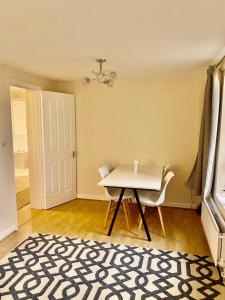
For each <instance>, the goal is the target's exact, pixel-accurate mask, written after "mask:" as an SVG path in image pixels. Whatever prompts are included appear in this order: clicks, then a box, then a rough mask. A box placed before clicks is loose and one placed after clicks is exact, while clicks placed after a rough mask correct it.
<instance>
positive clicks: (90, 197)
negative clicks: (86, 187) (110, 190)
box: [77, 194, 107, 200]
mask: <svg viewBox="0 0 225 300" xmlns="http://www.w3.org/2000/svg"><path fill="white" fill-rule="evenodd" d="M77 199H88V200H107V198H106V196H104V195H93V194H77Z"/></svg>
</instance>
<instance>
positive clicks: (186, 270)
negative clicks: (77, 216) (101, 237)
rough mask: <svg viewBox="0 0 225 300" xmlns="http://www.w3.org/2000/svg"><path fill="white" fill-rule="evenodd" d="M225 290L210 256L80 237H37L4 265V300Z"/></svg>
mask: <svg viewBox="0 0 225 300" xmlns="http://www.w3.org/2000/svg"><path fill="white" fill-rule="evenodd" d="M224 291H225V290H224V286H223V284H222V279H221V277H220V275H219V272H218V270H217V268H215V267H214V265H213V263H212V261H211V259H210V258H209V257H207V256H198V255H191V254H187V253H180V252H172V251H163V250H157V249H146V248H138V247H131V246H123V245H119V244H106V243H102V242H97V241H89V240H81V239H77V238H69V237H61V236H52V235H45V234H34V235H32V236H31V237H29V238H28V239H27V240H25V241H24V242H23V243H22V244H21V245H20V246H18V247H17V248H16V249H15V250H14V251H13V252H11V253H10V254H9V255H8V256H7V257H5V258H4V259H3V260H2V261H1V262H0V299H1V300H3V299H7V300H8V299H85V300H86V299H87V300H92V299H95V300H97V299H112V300H114V299H123V300H124V299H194V300H196V299H219V298H217V297H218V296H219V295H221V293H223V292H224ZM224 295H225V294H224ZM221 299H224V298H221Z"/></svg>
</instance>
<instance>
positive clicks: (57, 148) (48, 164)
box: [41, 91, 76, 208]
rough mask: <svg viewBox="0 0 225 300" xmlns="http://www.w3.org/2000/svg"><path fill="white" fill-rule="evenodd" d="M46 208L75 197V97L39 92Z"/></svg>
mask: <svg viewBox="0 0 225 300" xmlns="http://www.w3.org/2000/svg"><path fill="white" fill-rule="evenodd" d="M41 107H42V132H43V158H44V190H45V208H51V207H54V206H57V205H59V204H62V203H65V202H68V201H70V200H72V199H74V198H75V197H76V158H75V156H76V155H75V103H74V96H73V95H71V94H63V93H56V92H45V91H42V92H41Z"/></svg>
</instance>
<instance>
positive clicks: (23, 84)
mask: <svg viewBox="0 0 225 300" xmlns="http://www.w3.org/2000/svg"><path fill="white" fill-rule="evenodd" d="M10 86H15V87H19V88H24V89H28V90H33V91H38V90H42V86H39V85H33V84H30V83H28V82H24V81H20V80H15V79H8V80H6V88H7V98H8V113H9V117H10V124H9V151H10V165H11V175H12V176H11V185H12V198H13V199H12V200H13V210H14V213H15V217H16V227H17V228H16V229H17V230H18V217H17V203H16V178H15V166H14V151H13V132H12V111H11V97H10ZM28 152H29V148H28ZM31 167H32V166H31ZM29 169H30V165H29Z"/></svg>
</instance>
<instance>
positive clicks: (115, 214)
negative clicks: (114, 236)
mask: <svg viewBox="0 0 225 300" xmlns="http://www.w3.org/2000/svg"><path fill="white" fill-rule="evenodd" d="M124 191H125V188H122V190H121V193H120V197H119V200H118V202H117V205H116V209H115V212H114V215H113V218H112V222H111V225H110V227H109V231H108V236H110V235H111V232H112V230H113V226H114V223H115V220H116V216H117V213H118V210H119V207H120V204H121V202H122V199H123V194H124Z"/></svg>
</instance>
